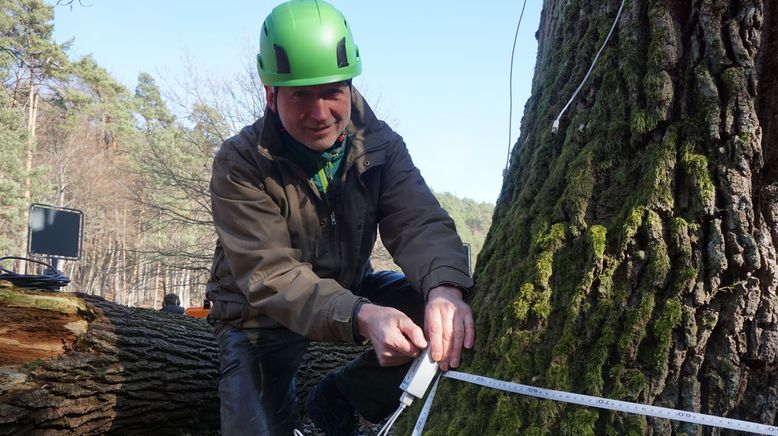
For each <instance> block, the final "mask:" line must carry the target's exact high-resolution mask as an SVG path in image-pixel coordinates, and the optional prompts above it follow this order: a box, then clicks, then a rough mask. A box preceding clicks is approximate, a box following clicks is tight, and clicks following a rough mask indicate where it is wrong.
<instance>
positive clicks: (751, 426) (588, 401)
mask: <svg viewBox="0 0 778 436" xmlns="http://www.w3.org/2000/svg"><path fill="white" fill-rule="evenodd" d="M442 376H443V377H447V378H450V379H454V380H460V381H464V382H467V383H473V384H477V385H480V386H485V387H488V388H493V389H499V390H501V391H506V392H512V393H514V394H522V395H529V396H532V397H537V398H543V399H546V400H553V401H561V402H565V403H573V404H580V405H582V406H590V407H597V408H599V409H608V410H615V411H617V412H627V413H635V414H638V415H644V416H655V417H657V418H666V419H673V420H676V421H685V422H691V423H694V424H702V425H709V426H712V427H720V428H728V429H731V430H738V431H744V432H751V433H759V434H766V435H778V427H775V426H771V425H764V424H759V423H755V422H750V421H742V420H739V419H731V418H723V417H720V416H714V415H705V414H703V413H696V412H687V411H684V410H677V409H669V408H667V407H659V406H651V405H646V404H639V403H631V402H629V401H620V400H611V399H608V398H602V397H594V396H590V395H583V394H574V393H571V392H565V391H556V390H553V389H544V388H538V387H534V386H529V385H522V384H518V383H512V382H506V381H503V380H497V379H493V378H489V377H484V376H480V375H472V374H468V373H465V372H459V371H447V372H444V373H443V374H442ZM439 380H440V379H438V380H436V381H435V384H434V385H433V386H432V389H431V390H430V393H429V395H428V396H427V401H426V402H425V403H424V407H422V410H421V413H420V414H419V419H418V420H417V421H416V426H415V427H414V429H413V436H417V435H421V431H422V430H423V429H424V425H425V424H426V422H427V417H428V416H429V411H430V408H431V407H432V400H433V398H434V396H435V390H436V388H437V386H438V381H439Z"/></svg>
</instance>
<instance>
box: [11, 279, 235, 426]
mask: <svg viewBox="0 0 778 436" xmlns="http://www.w3.org/2000/svg"><path fill="white" fill-rule="evenodd" d="M0 315H2V319H3V320H4V323H3V328H2V330H0V331H1V332H2V333H1V334H0V365H2V368H3V371H2V374H1V375H0V434H47V435H57V434H61V435H75V434H79V435H83V434H149V433H150V432H151V433H158V434H215V433H216V429H218V419H219V418H218V417H219V410H218V405H219V400H218V396H217V390H216V380H217V375H218V363H217V361H218V358H217V349H216V346H215V341H214V338H213V335H212V333H211V328H210V326H209V325H208V324H207V323H205V322H204V321H203V320H202V319H197V318H189V317H184V316H177V315H171V314H167V313H162V312H159V311H155V310H149V309H132V308H127V307H123V306H119V305H116V304H113V303H111V302H108V301H105V300H104V299H102V298H99V297H95V296H91V295H87V294H69V293H50V292H41V291H29V290H19V289H17V288H12V287H10V286H5V287H2V288H0Z"/></svg>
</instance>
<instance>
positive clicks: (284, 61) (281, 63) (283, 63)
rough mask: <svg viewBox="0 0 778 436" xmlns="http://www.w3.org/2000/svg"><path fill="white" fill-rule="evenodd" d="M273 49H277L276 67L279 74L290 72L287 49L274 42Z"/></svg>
mask: <svg viewBox="0 0 778 436" xmlns="http://www.w3.org/2000/svg"><path fill="white" fill-rule="evenodd" d="M273 49H274V50H275V51H276V67H277V69H278V71H277V73H278V74H289V73H291V70H290V68H289V56H287V55H286V50H284V48H283V47H281V46H280V45H278V44H273Z"/></svg>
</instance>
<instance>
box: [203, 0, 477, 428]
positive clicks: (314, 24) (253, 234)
mask: <svg viewBox="0 0 778 436" xmlns="http://www.w3.org/2000/svg"><path fill="white" fill-rule="evenodd" d="M260 35H261V36H260V52H259V54H258V55H257V64H258V65H257V66H258V69H259V75H260V78H261V79H262V82H263V84H264V87H265V94H266V97H267V110H266V112H265V115H264V117H263V118H261V119H259V120H258V121H257V122H255V123H254V124H253V125H251V126H248V127H246V128H244V129H243V130H242V131H241V132H240V134H238V135H237V136H235V137H233V138H231V139H229V140H227V141H226V142H225V143H224V144H223V145H222V147H221V148H220V150H219V151H218V153H217V155H216V157H215V159H214V164H213V175H212V179H211V197H212V204H213V218H214V224H215V227H216V232H217V235H218V242H217V246H216V250H215V254H214V261H213V266H212V270H211V273H212V274H211V279H210V281H209V284H208V299H209V300H211V301H212V303H213V304H212V306H211V311H210V313H209V316H208V318H209V320H210V321H211V322H212V323H213V324H214V326H215V334H216V338H217V342H218V343H219V347H220V366H221V368H220V370H221V377H220V381H219V395H220V397H221V420H222V429H221V430H222V434H229V435H235V434H262V435H264V434H269V435H289V434H291V433H292V432H293V430H294V429H295V428H299V427H300V421H299V414H298V409H297V404H296V397H295V380H294V376H295V372H296V370H297V366H298V365H299V362H300V360H301V357H302V354H303V353H304V351H305V349H306V347H307V344H308V342H309V341H310V340H317V341H332V342H352V343H353V342H357V343H360V342H363V341H365V340H367V341H369V342H370V343H371V344H372V346H373V350H370V351H368V352H366V353H364V354H362V355H361V356H360V357H358V358H357V359H356V360H354V361H353V362H351V363H349V364H348V365H346V366H345V367H343V368H340V369H338V370H337V371H335V372H333V373H331V374H329V375H327V376H326V377H324V379H323V380H322V381H321V382H320V383H319V385H318V386H316V387H315V388H314V389H313V390H312V391H311V393H310V395H309V397H308V399H307V400H306V404H305V405H306V412H307V413H308V416H309V417H311V419H312V420H313V422H314V423H315V424H316V425H317V426H318V427H319V428H321V429H322V430H324V431H325V432H326V434H328V435H350V434H352V432H353V431H354V429H355V428H356V425H357V420H356V416H355V410H356V412H358V413H359V414H361V415H362V416H364V417H365V418H367V419H368V420H370V421H373V422H378V421H380V420H382V419H383V418H385V417H386V416H388V415H389V414H390V413H391V412H392V411H394V410H395V409H396V408H397V406H398V405H399V397H400V393H401V392H400V390H399V384H400V382H401V381H402V378H403V376H404V375H405V373H406V372H407V370H408V367H409V365H410V362H411V361H412V360H413V358H414V357H416V356H418V355H419V354H420V352H421V351H422V350H423V349H424V348H425V347H426V346H427V345H428V344H429V346H430V347H431V350H432V356H433V359H435V360H436V361H438V362H439V364H440V366H441V368H442V369H443V370H446V369H448V368H449V367H456V366H458V365H459V362H460V356H461V349H462V347H463V346H464V347H465V348H471V347H472V346H473V342H474V336H475V332H474V327H473V318H472V315H471V313H470V308H469V307H468V306H467V304H465V303H464V301H463V294H465V293H466V292H467V290H468V289H469V288H470V287H471V286H472V280H471V279H470V277H469V275H468V272H467V271H468V267H467V260H466V258H465V255H464V252H463V249H462V242H461V240H460V239H459V236H458V235H457V233H456V229H455V226H454V223H453V221H452V220H451V219H450V217H449V216H448V214H446V212H445V211H444V210H443V209H441V208H440V206H439V204H438V202H437V201H436V200H435V198H434V196H433V195H432V193H431V192H430V190H429V188H428V187H427V185H426V184H425V182H424V179H423V178H422V177H421V175H420V174H419V171H418V170H417V169H416V168H415V167H414V165H413V162H412V161H411V158H410V156H409V155H408V152H407V149H406V147H405V144H404V143H403V141H402V138H400V136H399V135H397V134H396V133H395V132H393V131H392V130H391V129H390V128H389V127H388V126H387V125H386V124H385V123H384V122H382V121H380V120H378V119H377V118H376V117H375V115H374V114H373V112H372V110H371V109H370V108H369V107H368V105H367V103H366V102H365V101H364V99H363V98H362V96H361V95H360V94H359V93H358V92H357V91H356V90H355V89H354V88H352V86H351V79H352V78H353V77H355V76H357V75H358V74H360V72H361V59H360V56H359V51H358V49H357V46H356V45H355V44H354V41H353V38H352V35H351V31H350V29H349V27H348V23H347V21H346V19H345V17H343V15H342V14H341V13H340V12H339V11H338V10H337V9H335V8H334V7H333V6H332V5H330V4H328V3H325V2H323V1H316V0H293V1H289V2H286V3H283V4H281V5H279V6H277V7H276V8H275V9H273V11H272V12H271V13H270V15H268V17H267V18H266V19H265V21H264V23H263V26H262V29H261V34H260ZM377 227H379V228H380V232H381V236H382V239H383V242H384V244H385V245H386V247H387V248H388V250H389V252H390V253H391V254H392V256H393V257H394V259H395V261H396V262H397V264H398V265H400V267H401V268H402V269H403V272H404V273H405V275H402V274H399V273H393V272H386V271H383V272H373V271H372V269H371V267H370V262H369V260H370V259H369V257H370V253H371V250H372V247H373V245H374V243H375V240H376V233H377V232H376V231H377ZM422 326H423V329H422ZM425 334H426V335H425Z"/></svg>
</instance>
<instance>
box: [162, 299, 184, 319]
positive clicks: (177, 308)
mask: <svg viewBox="0 0 778 436" xmlns="http://www.w3.org/2000/svg"><path fill="white" fill-rule="evenodd" d="M161 311H162V312H167V313H175V314H178V315H181V314H183V313H184V308H183V307H181V300H180V299H179V298H178V295H176V294H166V295H165V296H164V297H163V298H162V309H161Z"/></svg>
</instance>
